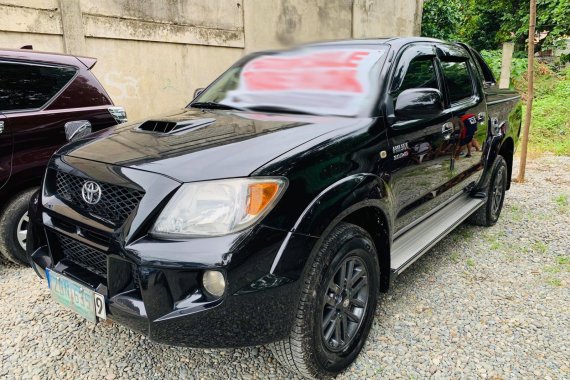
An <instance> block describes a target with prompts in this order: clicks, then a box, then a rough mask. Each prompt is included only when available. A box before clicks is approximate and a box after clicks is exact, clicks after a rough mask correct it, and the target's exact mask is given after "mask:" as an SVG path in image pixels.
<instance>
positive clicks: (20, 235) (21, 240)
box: [0, 189, 36, 265]
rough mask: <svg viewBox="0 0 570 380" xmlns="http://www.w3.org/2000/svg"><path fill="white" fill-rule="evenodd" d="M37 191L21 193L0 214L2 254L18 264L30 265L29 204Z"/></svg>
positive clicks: (0, 248)
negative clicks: (27, 252)
mask: <svg viewBox="0 0 570 380" xmlns="http://www.w3.org/2000/svg"><path fill="white" fill-rule="evenodd" d="M35 191H36V189H30V190H26V191H23V192H21V193H19V194H18V195H16V196H15V197H14V198H12V199H10V200H9V201H8V203H7V204H6V206H5V207H4V209H3V210H2V212H1V213H0V254H1V255H3V257H4V258H6V259H8V260H10V261H11V262H13V263H16V264H23V265H28V259H27V257H26V237H27V231H28V203H29V202H30V197H31V196H32V194H33V193H34V192H35Z"/></svg>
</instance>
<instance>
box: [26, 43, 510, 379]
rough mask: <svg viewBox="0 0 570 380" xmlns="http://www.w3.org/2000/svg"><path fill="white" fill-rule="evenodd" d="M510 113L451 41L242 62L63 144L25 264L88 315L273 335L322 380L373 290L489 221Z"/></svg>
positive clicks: (34, 214) (284, 353)
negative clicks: (126, 120) (157, 112)
mask: <svg viewBox="0 0 570 380" xmlns="http://www.w3.org/2000/svg"><path fill="white" fill-rule="evenodd" d="M520 115H521V107H520V97H519V96H518V95H517V94H516V93H515V92H512V91H509V90H501V89H498V88H497V86H496V85H495V79H494V77H493V74H492V72H491V71H490V70H489V68H488V66H487V65H486V64H485V62H484V61H483V60H482V58H481V56H480V55H479V54H478V53H477V52H476V51H474V50H472V49H471V48H469V47H468V46H465V45H461V44H452V43H446V42H443V41H439V40H432V39H422V38H397V39H385V40H357V41H341V42H331V43H323V44H315V45H310V46H304V47H299V48H296V49H292V50H285V51H273V52H264V53H257V54H253V55H250V56H247V57H244V58H243V59H241V60H240V61H238V62H237V63H236V64H235V65H234V66H232V67H231V68H230V69H229V70H228V71H226V72H225V73H224V74H222V75H221V76H220V77H219V78H218V79H217V80H216V81H215V82H213V83H212V84H211V85H210V86H209V87H208V88H206V89H205V90H203V91H202V92H201V93H200V94H199V95H198V96H197V98H196V99H195V100H194V101H193V102H192V103H190V104H189V105H188V107H186V108H185V109H180V110H177V111H174V112H170V113H165V114H163V115H161V116H157V117H155V118H151V119H148V120H143V121H140V122H136V123H130V124H125V125H120V126H117V127H114V128H110V129H108V130H106V131H103V132H100V133H98V134H94V135H91V136H90V137H88V138H86V139H84V140H81V141H78V142H75V143H72V144H69V145H67V146H65V147H64V148H62V149H61V150H60V151H59V152H57V154H56V155H54V157H53V158H52V160H51V161H50V163H49V165H48V169H47V173H46V176H45V180H44V183H43V190H42V192H41V194H40V197H39V198H38V199H36V200H34V202H33V203H32V204H31V209H30V216H31V217H30V220H31V223H32V227H31V230H30V231H31V237H30V239H29V240H28V245H29V248H30V250H29V252H30V254H31V259H32V262H33V267H34V268H35V270H36V271H37V273H38V275H39V276H41V277H42V278H46V279H47V282H48V284H49V287H50V289H51V293H52V296H53V297H54V298H55V299H56V300H57V301H59V302H61V303H62V304H64V305H66V306H67V307H69V308H71V309H73V310H74V311H76V312H77V313H79V314H81V315H82V316H84V317H85V318H87V319H88V320H90V321H93V322H97V321H98V320H100V319H105V318H111V319H113V320H115V321H117V322H119V323H121V324H124V325H126V326H128V327H130V328H131V329H133V330H136V331H139V332H141V333H143V334H146V335H148V336H149V337H150V339H152V340H154V341H157V342H162V343H167V344H172V345H182V346H200V347H235V346H248V345H256V344H266V343H270V344H271V347H272V349H273V352H274V353H275V355H276V357H277V358H278V359H279V360H280V361H281V362H282V363H284V364H285V365H287V366H288V367H289V368H291V369H292V370H294V371H296V372H298V373H300V374H301V375H303V376H309V377H318V376H322V375H334V374H336V373H338V372H340V371H342V370H343V369H344V368H346V367H347V366H348V365H349V364H350V363H351V362H352V361H353V360H354V359H355V358H356V356H357V355H358V353H359V351H360V349H361V348H362V346H363V344H364V341H365V339H366V337H367V335H368V332H369V330H370V327H371V325H372V321H373V319H374V311H375V308H376V303H377V298H378V292H379V291H386V290H387V289H388V288H389V285H390V281H391V280H392V279H393V278H395V277H396V276H397V275H398V274H400V273H401V272H402V271H403V270H405V269H406V268H407V267H409V266H410V265H411V264H412V263H413V262H414V261H415V260H416V259H417V258H418V257H420V256H421V255H422V254H424V253H425V252H426V251H428V250H429V248H430V247H432V246H433V245H434V244H435V243H436V242H437V241H438V240H440V239H441V238H442V237H444V236H445V235H446V234H447V233H449V232H450V231H451V230H453V228H455V227H456V226H457V225H458V224H460V223H461V222H462V221H464V220H466V219H467V218H469V219H470V220H471V221H472V222H473V223H476V224H480V225H485V226H490V225H492V224H494V223H496V221H497V219H498V217H499V214H500V212H501V208H502V205H503V200H504V196H505V190H506V189H508V188H509V185H510V178H511V168H512V158H513V151H514V147H515V146H516V142H517V139H518V133H519V130H520Z"/></svg>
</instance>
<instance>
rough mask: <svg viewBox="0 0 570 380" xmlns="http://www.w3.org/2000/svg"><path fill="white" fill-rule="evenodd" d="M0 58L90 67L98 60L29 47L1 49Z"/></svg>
mask: <svg viewBox="0 0 570 380" xmlns="http://www.w3.org/2000/svg"><path fill="white" fill-rule="evenodd" d="M0 59H5V60H18V61H29V62H41V63H51V64H57V65H71V66H77V65H78V64H82V65H83V66H85V67H86V68H88V69H90V68H92V67H93V66H94V65H95V63H96V62H97V58H91V57H77V56H74V55H68V54H60V53H51V52H43V51H36V50H29V49H0Z"/></svg>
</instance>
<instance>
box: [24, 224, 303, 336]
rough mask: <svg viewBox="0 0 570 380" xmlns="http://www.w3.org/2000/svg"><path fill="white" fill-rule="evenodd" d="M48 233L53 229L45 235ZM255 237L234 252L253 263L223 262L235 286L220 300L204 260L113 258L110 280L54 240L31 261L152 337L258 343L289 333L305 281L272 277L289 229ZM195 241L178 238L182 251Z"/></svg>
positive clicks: (148, 245)
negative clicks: (69, 256)
mask: <svg viewBox="0 0 570 380" xmlns="http://www.w3.org/2000/svg"><path fill="white" fill-rule="evenodd" d="M34 229H35V230H36V231H37V230H38V229H41V227H38V226H34ZM49 234H50V232H49V231H48V232H47V234H46V235H47V236H48V237H49ZM256 235H257V236H258V237H259V239H261V240H259V239H255V238H254V239H253V240H252V241H250V244H247V247H243V249H242V250H241V251H240V252H239V254H235V255H234V257H238V256H241V257H247V259H246V260H243V261H242V260H240V262H239V263H234V262H233V261H231V262H229V263H228V264H227V265H225V266H222V267H217V269H221V270H223V271H224V273H225V276H226V279H227V284H228V286H227V289H226V293H225V295H224V296H222V297H221V298H219V299H216V298H212V297H211V296H209V295H207V293H205V292H204V291H203V290H202V287H201V274H202V273H203V271H204V270H205V269H206V268H213V267H212V266H211V265H204V264H203V263H195V262H184V263H182V262H181V263H178V265H177V266H174V265H168V266H164V265H161V264H160V263H155V264H152V263H151V262H148V261H145V260H144V259H143V260H140V261H139V263H137V264H135V263H134V261H130V260H127V259H125V257H126V255H125V256H121V255H109V256H108V275H107V278H106V279H104V278H101V277H100V276H97V275H94V274H93V273H90V272H89V271H86V270H85V269H83V268H81V267H79V266H76V265H74V264H73V263H72V262H70V261H66V260H65V259H63V260H60V261H58V262H57V263H55V262H54V260H53V257H54V256H56V257H57V253H56V252H54V250H55V249H57V247H56V245H55V244H49V246H50V247H51V248H52V249H51V250H50V249H48V245H42V246H40V247H39V248H38V249H36V250H35V252H34V253H32V255H31V263H32V267H33V268H34V270H35V271H36V272H37V273H38V275H40V276H42V277H44V278H45V269H46V267H49V268H50V269H51V270H53V271H55V272H58V273H61V274H63V275H66V276H68V277H71V278H73V279H74V280H76V281H79V282H81V283H82V284H83V285H85V286H87V287H89V288H90V289H92V290H94V291H98V292H99V293H101V294H103V295H104V296H105V299H106V305H107V316H108V318H109V319H112V320H114V321H116V322H118V323H120V324H122V325H125V326H127V327H129V328H131V329H133V330H135V331H138V332H140V333H142V334H144V335H146V336H148V337H149V338H150V339H151V340H153V341H156V342H159V343H165V344H170V345H176V346H190V347H240V346H251V345H258V344H266V343H269V342H272V341H276V340H279V339H283V338H285V337H286V336H288V334H289V332H290V329H291V326H292V322H293V318H294V316H295V310H296V306H297V302H298V300H299V296H300V284H301V281H300V280H296V281H293V280H290V279H288V278H285V277H279V276H276V275H271V274H269V268H270V267H271V264H272V262H273V259H274V258H275V256H276V254H277V250H278V249H279V247H280V245H281V243H282V242H283V240H284V239H285V233H284V232H282V231H277V230H274V229H271V228H267V227H260V228H259V231H257V233H256ZM309 239H312V238H309ZM255 240H257V243H256V242H255ZM160 243H165V244H167V245H168V243H167V242H160ZM259 243H263V244H262V245H263V246H260V245H259ZM191 244H192V242H191V241H186V242H178V245H179V246H178V247H177V248H176V249H177V250H178V249H183V247H182V246H183V245H187V246H189V245H191ZM265 244H267V245H265ZM157 245H159V242H157V241H145V240H144V239H143V241H139V242H138V243H137V244H135V245H134V247H131V249H133V248H137V249H138V250H140V252H141V254H142V255H143V257H144V254H145V253H147V252H145V250H148V249H151V250H153V249H156V248H157ZM188 250H189V251H191V250H192V248H190V247H188V249H187V251H188ZM167 251H168V250H165V252H166V253H167ZM54 254H55V255H54ZM139 259H140V257H139ZM163 264H164V263H163Z"/></svg>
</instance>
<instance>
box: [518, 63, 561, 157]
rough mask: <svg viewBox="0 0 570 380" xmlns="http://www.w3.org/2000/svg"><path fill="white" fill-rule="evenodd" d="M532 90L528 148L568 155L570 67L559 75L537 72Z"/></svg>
mask: <svg viewBox="0 0 570 380" xmlns="http://www.w3.org/2000/svg"><path fill="white" fill-rule="evenodd" d="M522 82H523V83H526V81H525V80H524V78H523V79H522ZM535 93H536V94H535V98H534V102H533V111H532V124H531V129H530V139H529V147H530V149H531V150H534V151H537V152H551V153H554V154H556V155H570V107H568V105H569V104H570V69H568V70H566V73H565V74H564V75H562V76H559V75H556V74H555V73H553V72H550V73H548V74H541V73H540V72H537V75H536V80H535Z"/></svg>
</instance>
